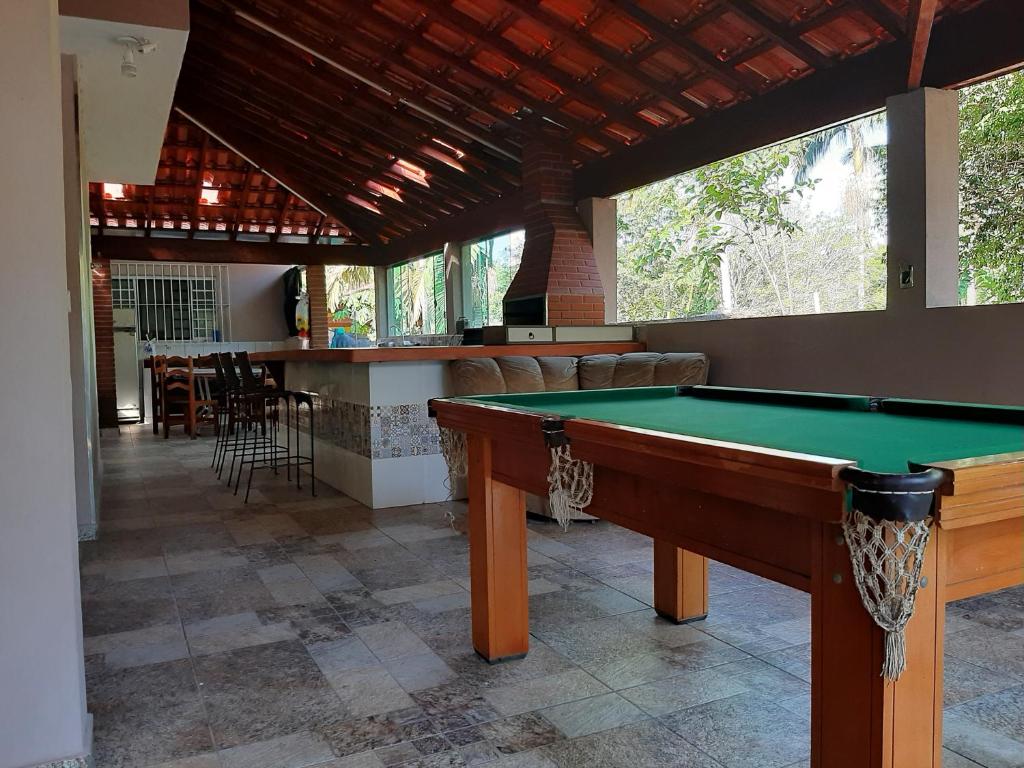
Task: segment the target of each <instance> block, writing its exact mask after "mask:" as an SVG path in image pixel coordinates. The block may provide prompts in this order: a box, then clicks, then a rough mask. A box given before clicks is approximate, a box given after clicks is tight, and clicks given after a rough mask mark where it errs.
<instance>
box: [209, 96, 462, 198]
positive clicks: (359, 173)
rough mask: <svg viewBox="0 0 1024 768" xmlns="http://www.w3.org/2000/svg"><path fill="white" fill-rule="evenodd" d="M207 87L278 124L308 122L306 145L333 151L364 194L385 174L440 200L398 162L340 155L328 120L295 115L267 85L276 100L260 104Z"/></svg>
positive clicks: (336, 163) (333, 160)
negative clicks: (369, 184) (401, 170)
mask: <svg viewBox="0 0 1024 768" xmlns="http://www.w3.org/2000/svg"><path fill="white" fill-rule="evenodd" d="M207 88H210V89H215V90H218V92H223V94H224V96H225V98H228V99H234V100H235V101H237V102H239V103H241V104H244V105H245V106H246V107H248V108H252V109H257V110H261V111H263V112H267V113H272V114H273V115H275V116H276V118H277V120H278V125H281V124H282V123H281V122H280V121H281V120H282V119H287V120H288V121H289V122H290V123H292V124H293V125H296V127H301V126H299V125H298V124H299V123H300V122H301V123H308V124H309V125H308V127H309V128H310V129H311V130H309V131H308V133H309V135H310V137H311V139H310V140H311V141H312V142H313V143H312V144H310V145H306V146H307V148H310V149H315V150H316V151H318V152H321V153H330V154H325V155H324V158H325V160H326V161H327V162H329V163H330V164H331V165H332V167H338V168H344V169H345V170H344V171H343V175H344V176H345V177H346V178H347V179H349V180H350V181H351V182H352V184H353V186H354V187H355V191H357V192H359V193H360V194H366V190H367V186H366V184H367V182H368V181H375V182H377V183H386V180H385V181H382V179H385V177H389V178H390V183H391V184H401V185H403V188H405V189H406V190H409V196H410V197H411V198H413V199H415V200H418V201H419V202H421V203H427V202H436V200H433V201H432V200H431V198H428V197H423V196H422V195H421V193H420V192H419V190H418V189H416V184H415V183H414V182H411V181H409V180H408V179H406V178H405V177H403V176H401V175H399V174H396V173H395V172H394V171H393V170H392V167H393V165H394V162H393V161H391V160H388V161H385V162H381V161H379V160H373V159H372V158H367V157H366V156H365V155H364V154H363V153H362V152H363V151H362V150H360V151H358V152H357V151H354V150H350V151H351V153H352V158H346V157H345V156H344V155H339V154H338V153H337V152H333V151H332V150H331V148H330V147H328V146H326V145H325V144H324V141H325V140H326V138H331V136H332V133H331V130H330V128H329V126H328V125H327V124H326V123H324V122H323V121H321V120H318V119H316V118H314V117H310V116H309V115H304V114H298V115H297V114H294V104H292V103H290V102H288V101H287V100H280V99H276V98H275V97H273V96H272V95H271V94H269V92H268V91H267V89H266V88H265V87H264V89H263V92H262V98H269V99H270V101H272V102H273V103H271V104H261V103H257V102H256V101H254V98H258V97H254V96H253V95H251V94H249V95H245V96H243V95H242V94H241V93H240V92H237V91H230V90H223V89H222V88H221V87H220V85H219V84H218V85H209V86H207ZM263 127H264V128H267V127H269V124H267V123H264V124H263ZM325 137H326V138H325ZM332 143H333V142H332ZM338 143H343V142H338ZM357 158H358V159H357ZM375 177H377V178H375ZM439 196H440V197H441V199H442V200H443V201H445V200H446V201H447V202H448V203H449V204H454V205H456V206H457V207H460V208H461V207H463V203H461V202H460V201H458V200H456V199H455V198H450V197H448V196H447V195H446V194H444V193H441V194H440V195H439Z"/></svg>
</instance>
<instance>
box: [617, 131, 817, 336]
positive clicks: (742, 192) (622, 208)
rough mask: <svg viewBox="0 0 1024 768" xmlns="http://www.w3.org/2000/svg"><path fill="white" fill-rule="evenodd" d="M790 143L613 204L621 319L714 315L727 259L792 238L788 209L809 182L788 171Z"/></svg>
mask: <svg viewBox="0 0 1024 768" xmlns="http://www.w3.org/2000/svg"><path fill="white" fill-rule="evenodd" d="M798 152H799V147H798V145H797V143H795V142H789V143H787V144H781V145H777V146H774V147H769V148H766V149H764V150H760V151H758V152H750V153H747V154H744V155H738V156H736V157H731V158H728V159H726V160H721V161H718V162H716V163H712V164H711V165H707V166H704V167H703V168H700V169H698V170H696V171H693V172H692V173H687V174H683V175H681V176H675V177H673V178H670V179H665V180H664V181H661V182H657V183H655V184H651V185H649V186H647V187H643V188H641V189H637V190H634V191H632V192H630V193H628V194H626V195H624V196H622V197H621V198H619V222H618V228H619V230H618V231H619V267H620V269H619V297H618V298H619V316H620V318H621V319H624V320H629V319H664V318H671V317H686V316H691V315H702V314H708V313H711V312H715V311H716V310H718V309H719V307H720V303H721V300H722V294H721V286H719V284H718V283H719V274H720V265H721V262H722V259H723V257H724V256H725V255H726V253H727V251H729V250H730V249H733V248H736V247H748V246H752V245H754V244H755V242H756V241H757V240H758V238H762V237H765V236H768V237H771V236H775V235H781V234H785V235H792V234H793V233H794V232H796V231H797V230H798V229H799V227H798V224H797V223H796V221H795V220H793V219H792V218H791V217H790V216H789V215H788V213H787V210H786V209H787V207H788V206H789V205H790V204H791V203H792V202H793V201H794V200H795V199H797V198H799V197H800V196H802V195H803V192H804V190H805V189H807V188H809V187H810V186H811V184H812V183H811V182H810V181H807V180H804V181H794V180H792V179H791V176H792V174H787V169H788V168H789V166H790V164H791V163H792V162H793V160H794V158H795V157H796V156H797V153H798Z"/></svg>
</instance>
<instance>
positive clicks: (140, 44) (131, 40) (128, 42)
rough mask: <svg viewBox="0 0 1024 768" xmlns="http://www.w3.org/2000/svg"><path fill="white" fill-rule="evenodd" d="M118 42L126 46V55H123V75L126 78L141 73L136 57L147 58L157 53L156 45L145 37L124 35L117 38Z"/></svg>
mask: <svg viewBox="0 0 1024 768" xmlns="http://www.w3.org/2000/svg"><path fill="white" fill-rule="evenodd" d="M117 42H118V43H120V44H121V45H122V46H124V53H122V54H121V74H122V75H123V76H124V77H135V76H136V75H137V74H138V73H139V67H138V65H137V64H136V63H135V57H136V55H138V56H147V55H149V54H151V53H153V52H154V51H156V43H154V42H153V41H152V40H147V39H146V38H145V37H135V36H134V35H122V36H121V37H119V38H117Z"/></svg>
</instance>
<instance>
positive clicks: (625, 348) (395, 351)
mask: <svg viewBox="0 0 1024 768" xmlns="http://www.w3.org/2000/svg"><path fill="white" fill-rule="evenodd" d="M643 351H644V345H643V344H641V343H639V342H634V341H628V342H627V341H622V342H600V343H572V344H491V345H487V346H465V347H351V348H345V349H285V350H279V351H277V352H255V353H253V354H251V355H250V356H249V357H250V359H251V360H252V361H253V362H254V363H270V362H285V363H299V362H301V363H400V362H412V361H417V360H460V359H463V358H466V357H511V356H513V355H526V356H530V357H540V356H558V355H563V356H567V357H579V356H580V355H621V354H623V353H626V352H643Z"/></svg>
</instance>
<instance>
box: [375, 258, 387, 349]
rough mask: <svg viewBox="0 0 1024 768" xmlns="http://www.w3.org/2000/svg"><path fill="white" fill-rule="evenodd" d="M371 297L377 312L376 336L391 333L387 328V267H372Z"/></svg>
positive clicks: (379, 336)
mask: <svg viewBox="0 0 1024 768" xmlns="http://www.w3.org/2000/svg"><path fill="white" fill-rule="evenodd" d="M373 299H374V307H375V308H376V310H377V312H376V314H377V338H378V339H382V338H384V337H385V336H390V335H391V329H390V328H388V322H389V319H388V316H389V314H390V313H389V312H388V268H387V267H374V268H373Z"/></svg>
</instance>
